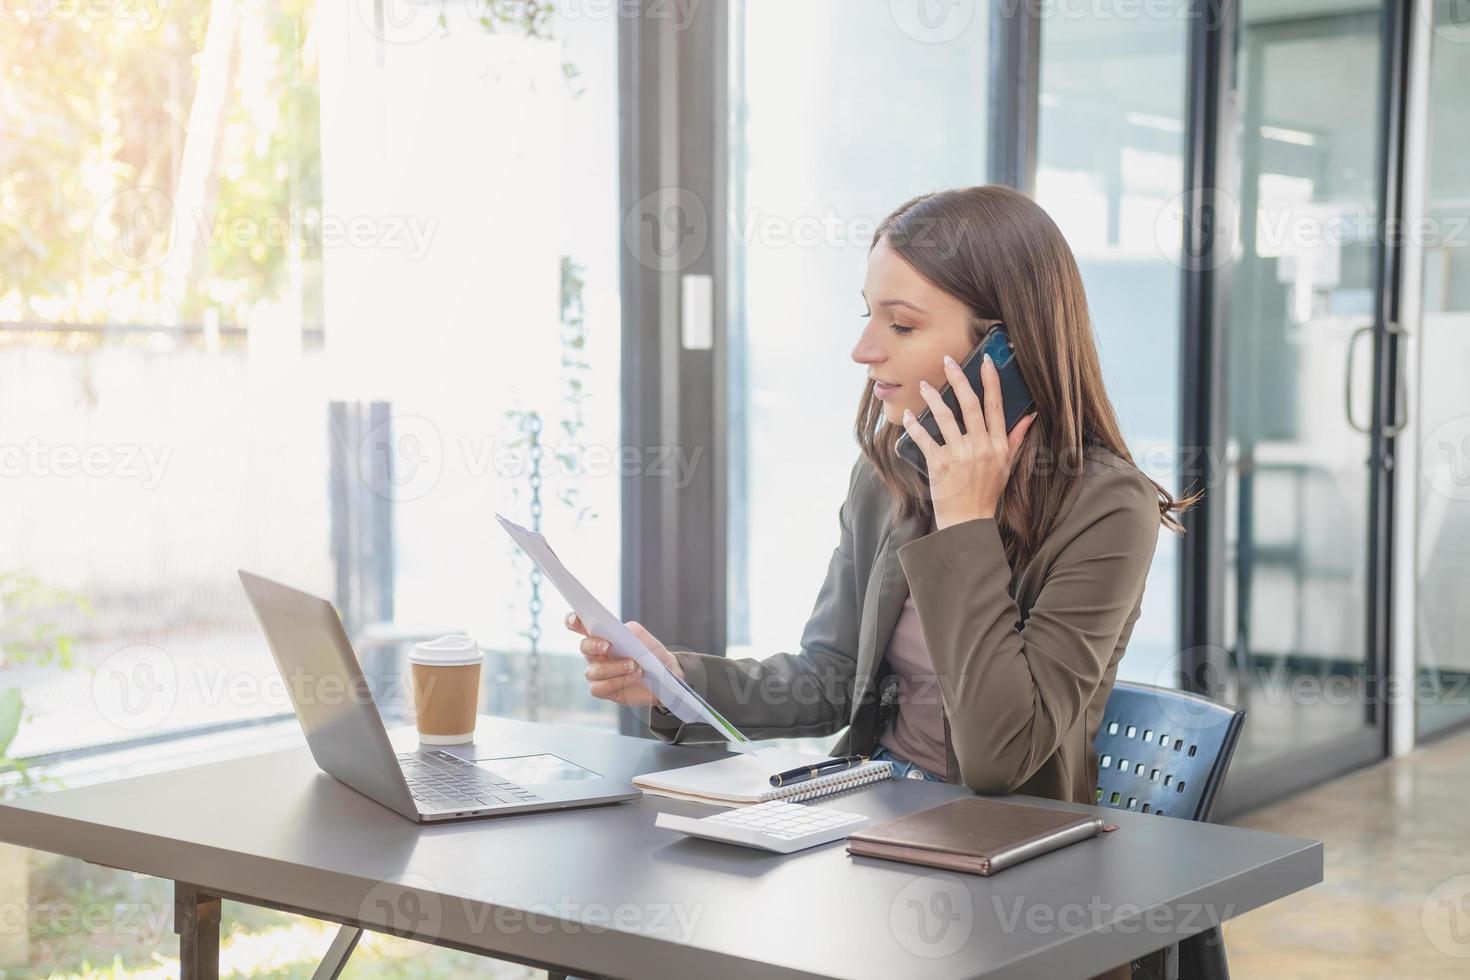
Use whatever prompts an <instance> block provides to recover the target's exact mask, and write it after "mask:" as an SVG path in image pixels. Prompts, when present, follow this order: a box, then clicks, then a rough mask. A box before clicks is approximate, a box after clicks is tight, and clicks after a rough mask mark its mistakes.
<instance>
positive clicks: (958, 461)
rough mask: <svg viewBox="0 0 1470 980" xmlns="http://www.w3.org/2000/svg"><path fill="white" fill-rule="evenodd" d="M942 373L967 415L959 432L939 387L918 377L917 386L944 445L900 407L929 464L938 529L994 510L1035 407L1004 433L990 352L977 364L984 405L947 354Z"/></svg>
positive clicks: (990, 514) (997, 380) (989, 514)
mask: <svg viewBox="0 0 1470 980" xmlns="http://www.w3.org/2000/svg"><path fill="white" fill-rule="evenodd" d="M944 374H945V377H946V378H948V379H949V386H950V388H951V389H952V390H953V391H954V393H955V397H956V398H957V399H958V400H959V403H960V413H961V415H962V417H963V418H964V421H965V431H964V432H963V433H961V432H960V428H959V423H958V422H956V421H955V417H954V413H953V412H951V411H950V410H949V406H948V405H946V404H945V403H944V399H943V398H941V397H939V391H938V389H936V388H933V387H931V386H930V385H929V384H927V383H926V382H923V381H921V382H919V392H920V394H922V395H923V396H924V401H926V402H928V403H929V409H930V411H931V412H932V413H933V415H934V421H935V422H937V423H939V432H940V434H941V435H942V436H944V445H942V446H941V445H940V444H939V443H937V442H935V441H934V439H933V438H932V437H931V436H930V435H929V433H928V432H926V431H925V430H924V427H923V426H921V425H919V423H918V421H917V420H915V418H914V413H913V412H911V411H909V410H908V409H904V412H903V427H904V429H905V430H906V431H907V432H908V434H909V436H910V437H911V438H912V439H913V440H914V442H915V443H917V444H918V446H919V449H920V450H922V451H923V453H924V461H925V463H926V465H927V466H928V468H929V495H930V497H931V498H932V499H933V501H934V526H935V527H936V528H940V529H942V528H946V527H949V526H950V525H952V524H960V523H962V522H964V521H971V520H975V519H976V518H980V517H994V516H995V509H996V506H997V505H998V504H999V503H1000V495H1001V493H1002V492H1003V491H1004V490H1005V486H1006V480H1008V479H1009V478H1010V475H1011V462H1012V460H1014V459H1015V456H1016V452H1017V451H1018V450H1019V449H1020V448H1021V442H1022V441H1023V440H1024V439H1025V438H1026V433H1027V432H1028V431H1029V430H1030V428H1031V423H1032V422H1033V421H1035V419H1036V413H1035V412H1032V413H1031V414H1030V415H1027V416H1026V417H1025V418H1023V419H1021V421H1019V422H1017V423H1016V427H1015V428H1014V429H1012V430H1011V432H1010V434H1009V435H1007V434H1006V419H1005V409H1004V405H1003V404H1002V401H1001V394H1000V372H999V371H997V370H996V368H995V364H994V363H992V361H991V360H990V355H989V354H986V355H985V362H984V363H983V364H982V365H981V366H980V381H981V387H983V388H984V389H985V401H984V405H983V406H982V405H981V400H980V398H979V396H977V395H976V394H975V389H974V388H972V387H971V386H970V379H969V378H967V377H965V373H964V372H963V371H961V370H960V366H959V365H958V364H956V363H955V361H954V359H953V358H951V357H949V356H946V357H945V358H944Z"/></svg>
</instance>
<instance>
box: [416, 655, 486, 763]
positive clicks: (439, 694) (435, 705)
mask: <svg viewBox="0 0 1470 980" xmlns="http://www.w3.org/2000/svg"><path fill="white" fill-rule="evenodd" d="M483 660H484V655H483V654H482V653H481V652H480V648H479V646H478V645H477V644H476V643H475V641H474V640H472V639H471V638H470V637H468V636H465V635H463V634H455V635H452V636H441V637H439V638H438V639H437V640H428V641H426V642H423V643H415V644H414V646H413V650H412V651H411V652H410V653H409V655H408V663H409V669H410V671H411V672H412V674H413V712H414V720H415V722H416V724H417V725H418V729H419V741H421V742H427V743H429V744H431V745H454V744H458V743H462V742H473V741H474V740H475V711H476V709H477V708H478V707H479V704H480V664H481V662H482V661H483Z"/></svg>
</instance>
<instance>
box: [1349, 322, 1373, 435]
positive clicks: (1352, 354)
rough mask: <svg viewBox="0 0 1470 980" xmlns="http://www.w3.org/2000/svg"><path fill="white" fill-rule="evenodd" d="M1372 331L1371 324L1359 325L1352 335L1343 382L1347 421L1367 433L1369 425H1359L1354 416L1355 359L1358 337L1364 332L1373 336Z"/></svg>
mask: <svg viewBox="0 0 1470 980" xmlns="http://www.w3.org/2000/svg"><path fill="white" fill-rule="evenodd" d="M1372 333H1373V327H1372V326H1371V325H1370V326H1366V327H1359V328H1358V329H1356V330H1354V331H1353V335H1352V337H1351V338H1349V339H1348V352H1347V375H1346V377H1344V378H1343V383H1342V399H1343V402H1342V403H1343V410H1344V411H1346V412H1347V423H1348V425H1350V426H1352V427H1353V428H1354V429H1357V430H1358V431H1359V432H1362V433H1364V434H1365V435H1366V434H1367V433H1368V431H1369V428H1368V426H1366V425H1359V424H1358V422H1357V420H1356V419H1354V418H1353V360H1354V358H1355V357H1356V356H1357V353H1358V338H1360V337H1362V336H1363V335H1364V334H1368V335H1370V336H1371V335H1372Z"/></svg>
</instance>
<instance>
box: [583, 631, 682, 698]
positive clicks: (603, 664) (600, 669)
mask: <svg viewBox="0 0 1470 980" xmlns="http://www.w3.org/2000/svg"><path fill="white" fill-rule="evenodd" d="M566 624H567V629H569V630H571V631H572V632H573V633H580V634H581V635H582V642H581V644H579V647H578V648H579V649H580V650H581V651H582V656H583V657H586V658H587V670H586V677H587V681H588V684H587V689H588V690H589V691H591V692H592V696H593V697H596V698H602V699H603V700H604V701H612V702H614V703H616V704H626V705H628V706H629V707H632V708H641V707H645V706H648V705H656V704H661V703H662V702H660V701H659V699H658V696H657V695H655V694H654V693H653V692H652V691H650V690H649V689H648V686H647V685H646V684H644V683H643V668H642V667H641V666H639V664H638V661H636V660H634V659H632V658H631V657H614V656H613V655H612V652H611V647H610V645H609V644H608V642H607V640H605V639H603V638H602V637H600V636H592V635H591V634H589V633H588V632H587V627H585V626H583V625H582V620H581V619H580V618H579V617H578V616H577V614H576V613H567V618H566ZM623 625H625V626H627V627H628V629H629V630H631V631H632V633H633V635H634V636H636V637H638V639H639V640H641V641H642V643H643V645H644V646H646V647H648V649H650V650H652V651H653V655H654V656H656V657H658V659H659V660H661V661H663V664H664V666H666V667H668V668H669V670H671V671H673V673H674V676H676V677H678V678H679V679H680V680H682V679H683V678H684V668H683V667H682V666H680V664H679V658H678V657H675V656H674V655H673V654H672V653H670V652H669V651H668V649H667V648H666V647H665V646H664V645H663V644H662V643H660V642H659V641H658V640H657V639H655V638H654V635H653V634H652V633H650V632H648V630H646V629H644V628H643V627H642V625H640V624H639V623H636V622H633V621H631V620H630V621H628V622H627V623H624V624H623Z"/></svg>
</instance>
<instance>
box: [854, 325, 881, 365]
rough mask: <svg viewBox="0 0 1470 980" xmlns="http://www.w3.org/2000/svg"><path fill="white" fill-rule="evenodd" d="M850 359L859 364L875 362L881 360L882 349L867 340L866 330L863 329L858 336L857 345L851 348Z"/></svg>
mask: <svg viewBox="0 0 1470 980" xmlns="http://www.w3.org/2000/svg"><path fill="white" fill-rule="evenodd" d="M852 359H853V360H854V361H857V362H858V363H859V364H877V363H878V362H879V361H881V360H883V349H882V348H881V347H879V346H878V345H877V344H874V343H871V342H870V341H869V340H868V332H867V331H866V330H864V331H863V334H862V336H861V337H859V338H858V342H857V345H856V346H855V347H853V349H852Z"/></svg>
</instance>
